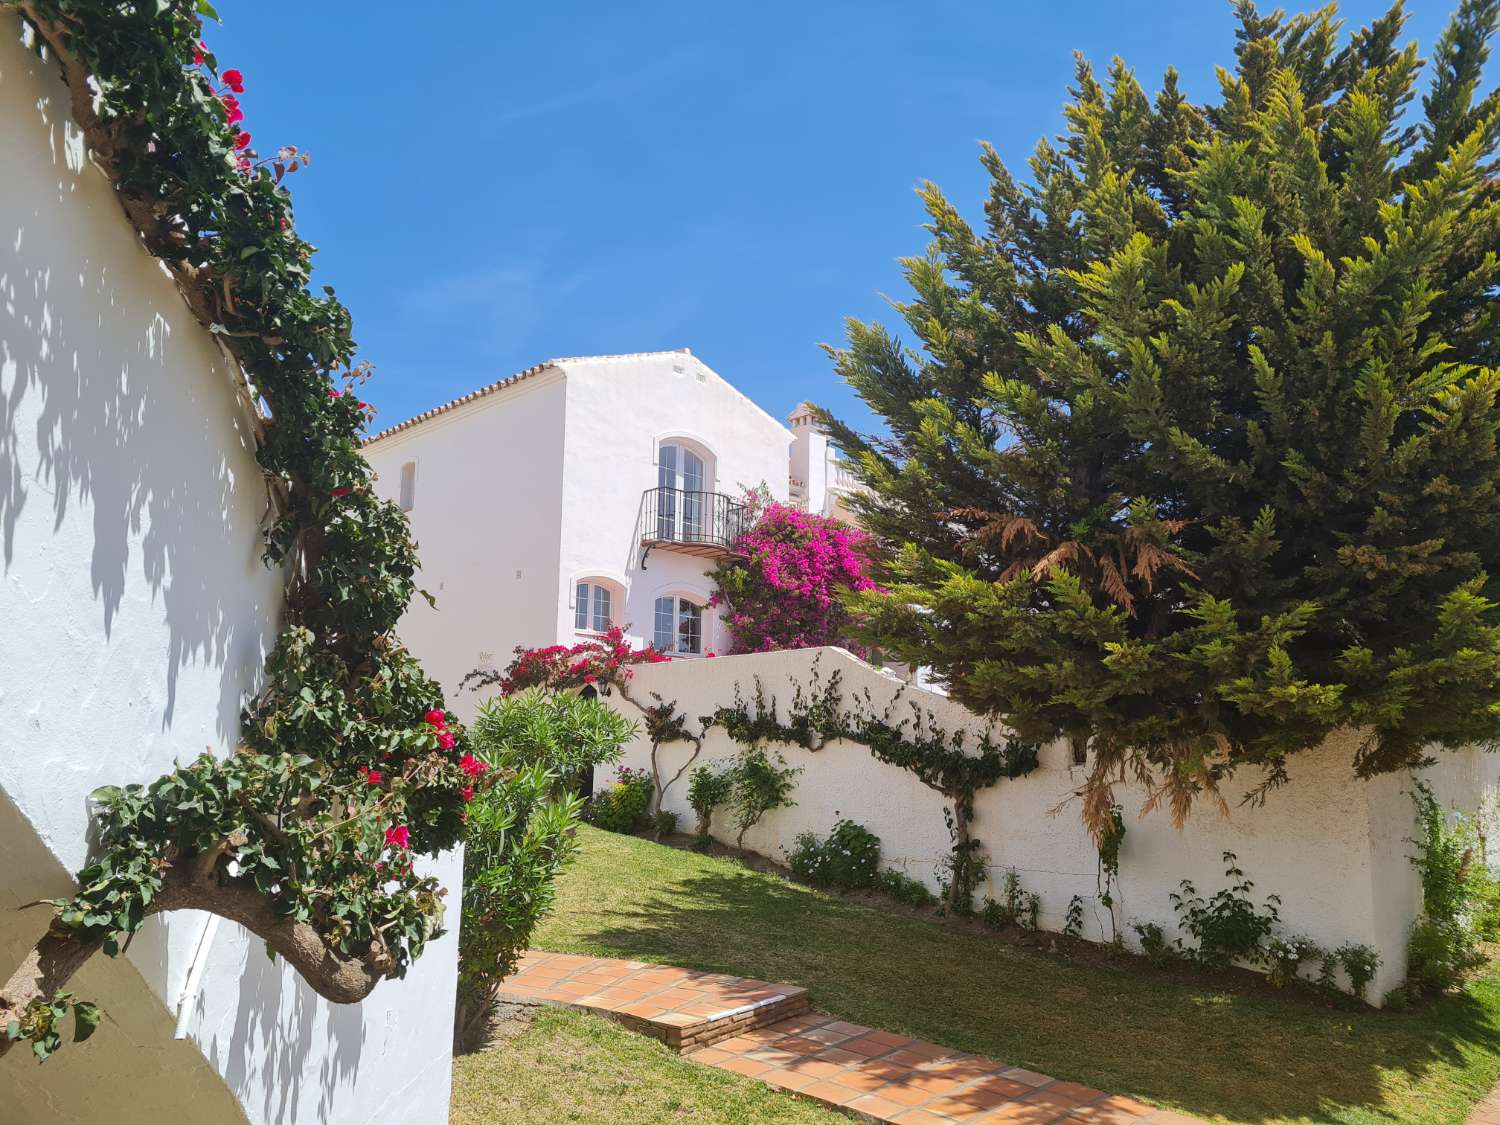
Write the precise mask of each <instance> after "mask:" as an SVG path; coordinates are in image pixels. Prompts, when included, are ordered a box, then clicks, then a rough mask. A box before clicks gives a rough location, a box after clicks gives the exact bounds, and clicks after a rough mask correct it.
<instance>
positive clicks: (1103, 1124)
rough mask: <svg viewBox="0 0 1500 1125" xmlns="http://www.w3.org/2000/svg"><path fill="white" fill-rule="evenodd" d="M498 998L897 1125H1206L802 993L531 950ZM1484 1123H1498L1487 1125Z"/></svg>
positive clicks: (781, 986)
mask: <svg viewBox="0 0 1500 1125" xmlns="http://www.w3.org/2000/svg"><path fill="white" fill-rule="evenodd" d="M501 999H504V1000H510V1001H516V1002H520V1003H532V1004H536V1003H542V1004H559V1005H564V1006H567V1007H571V1008H579V1009H582V1010H584V1011H589V1012H594V1013H596V1014H598V1015H602V1016H607V1017H609V1018H610V1019H614V1020H618V1021H619V1022H622V1023H624V1024H626V1025H627V1026H630V1027H633V1028H635V1029H636V1030H638V1031H641V1032H643V1033H644V1034H647V1035H652V1036H654V1037H655V1038H657V1039H660V1040H661V1041H662V1042H664V1043H666V1044H667V1045H668V1046H670V1047H673V1048H674V1049H676V1050H680V1051H682V1052H683V1053H684V1054H685V1055H686V1056H687V1057H688V1058H691V1059H693V1060H694V1061H695V1062H701V1063H706V1064H708V1065H709V1066H716V1067H720V1068H722V1069H724V1070H733V1071H736V1072H738V1073H740V1074H744V1075H747V1076H749V1077H751V1078H756V1079H759V1080H760V1081H762V1082H765V1083H766V1084H768V1085H770V1086H774V1087H776V1088H778V1089H782V1090H788V1091H792V1092H795V1093H796V1094H799V1095H800V1096H802V1097H806V1098H812V1099H813V1100H815V1101H819V1102H822V1103H823V1104H824V1105H827V1106H831V1107H833V1108H835V1109H841V1110H844V1111H846V1112H849V1113H853V1114H854V1115H856V1116H857V1117H859V1118H861V1119H863V1120H865V1121H874V1122H891V1123H894V1125H949V1123H951V1122H955V1121H962V1122H984V1123H986V1125H988V1123H990V1122H1010V1123H1012V1125H1043V1123H1045V1122H1053V1121H1067V1122H1077V1123H1080V1125H1082V1123H1088V1125H1116V1123H1119V1125H1126V1123H1140V1125H1174V1123H1175V1125H1201V1123H1199V1122H1198V1119H1197V1118H1193V1117H1187V1116H1185V1115H1183V1114H1180V1113H1172V1112H1170V1111H1168V1110H1164V1109H1156V1108H1154V1107H1152V1106H1149V1105H1145V1104H1144V1103H1142V1102H1137V1101H1134V1100H1132V1099H1130V1098H1124V1097H1119V1096H1110V1095H1107V1094H1105V1093H1104V1092H1103V1091H1102V1090H1095V1089H1093V1088H1092V1087H1090V1086H1080V1085H1079V1084H1078V1083H1076V1082H1059V1081H1056V1080H1055V1079H1052V1078H1049V1077H1048V1076H1047V1075H1045V1074H1037V1073H1036V1072H1034V1071H1030V1070H1022V1069H1020V1068H1019V1067H1012V1066H1007V1065H1006V1064H1005V1063H1002V1062H997V1061H996V1060H994V1059H989V1058H985V1057H984V1056H982V1055H970V1054H965V1053H963V1052H961V1051H953V1050H950V1049H949V1048H947V1047H940V1046H938V1045H937V1044H935V1043H927V1042H924V1041H922V1040H920V1039H911V1038H909V1037H907V1036H904V1035H897V1034H894V1033H892V1032H889V1031H878V1030H876V1029H874V1028H869V1027H863V1026H861V1025H859V1024H856V1023H848V1022H846V1021H844V1020H840V1019H836V1018H835V1017H833V1016H831V1015H829V1014H828V1013H826V1012H818V1011H813V1010H811V1009H810V1008H809V1007H808V999H807V992H806V990H805V989H802V988H798V987H796V986H793V985H785V984H772V983H769V982H767V981H759V980H748V979H746V978H744V977H732V976H725V975H723V974H720V973H699V972H693V971H691V970H688V969H675V968H671V967H669V966H664V965H648V964H646V963H644V962H641V961H616V960H611V959H608V958H602V957H582V956H578V955H575V954H568V953H539V952H536V951H532V952H528V953H527V954H526V955H525V956H524V957H523V958H522V960H521V965H520V967H519V968H518V969H517V971H516V973H515V975H514V976H512V977H511V978H510V979H509V980H507V981H506V983H505V988H504V990H503V991H502V993H501ZM1482 1125H1500V1119H1497V1120H1496V1121H1495V1122H1490V1121H1484V1122H1482Z"/></svg>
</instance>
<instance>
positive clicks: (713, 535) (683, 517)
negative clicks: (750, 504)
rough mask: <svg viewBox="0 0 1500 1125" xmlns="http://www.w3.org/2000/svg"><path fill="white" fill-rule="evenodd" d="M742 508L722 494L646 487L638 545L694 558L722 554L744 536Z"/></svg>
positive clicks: (744, 515)
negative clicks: (693, 555)
mask: <svg viewBox="0 0 1500 1125" xmlns="http://www.w3.org/2000/svg"><path fill="white" fill-rule="evenodd" d="M747 519H748V517H747V509H746V508H745V505H744V504H742V503H740V502H739V501H738V500H735V499H733V498H732V497H729V496H725V495H724V494H723V493H722V492H689V491H686V490H684V489H681V488H648V489H647V490H646V494H645V496H644V497H643V498H642V501H641V544H642V546H644V547H646V548H648V549H649V548H652V547H660V548H665V549H672V550H679V551H685V552H687V553H689V554H695V555H723V554H727V553H728V552H729V551H730V549H731V548H732V547H733V546H734V545H735V543H736V542H738V541H739V538H740V536H741V535H743V534H744V533H745V530H746V523H747Z"/></svg>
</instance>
